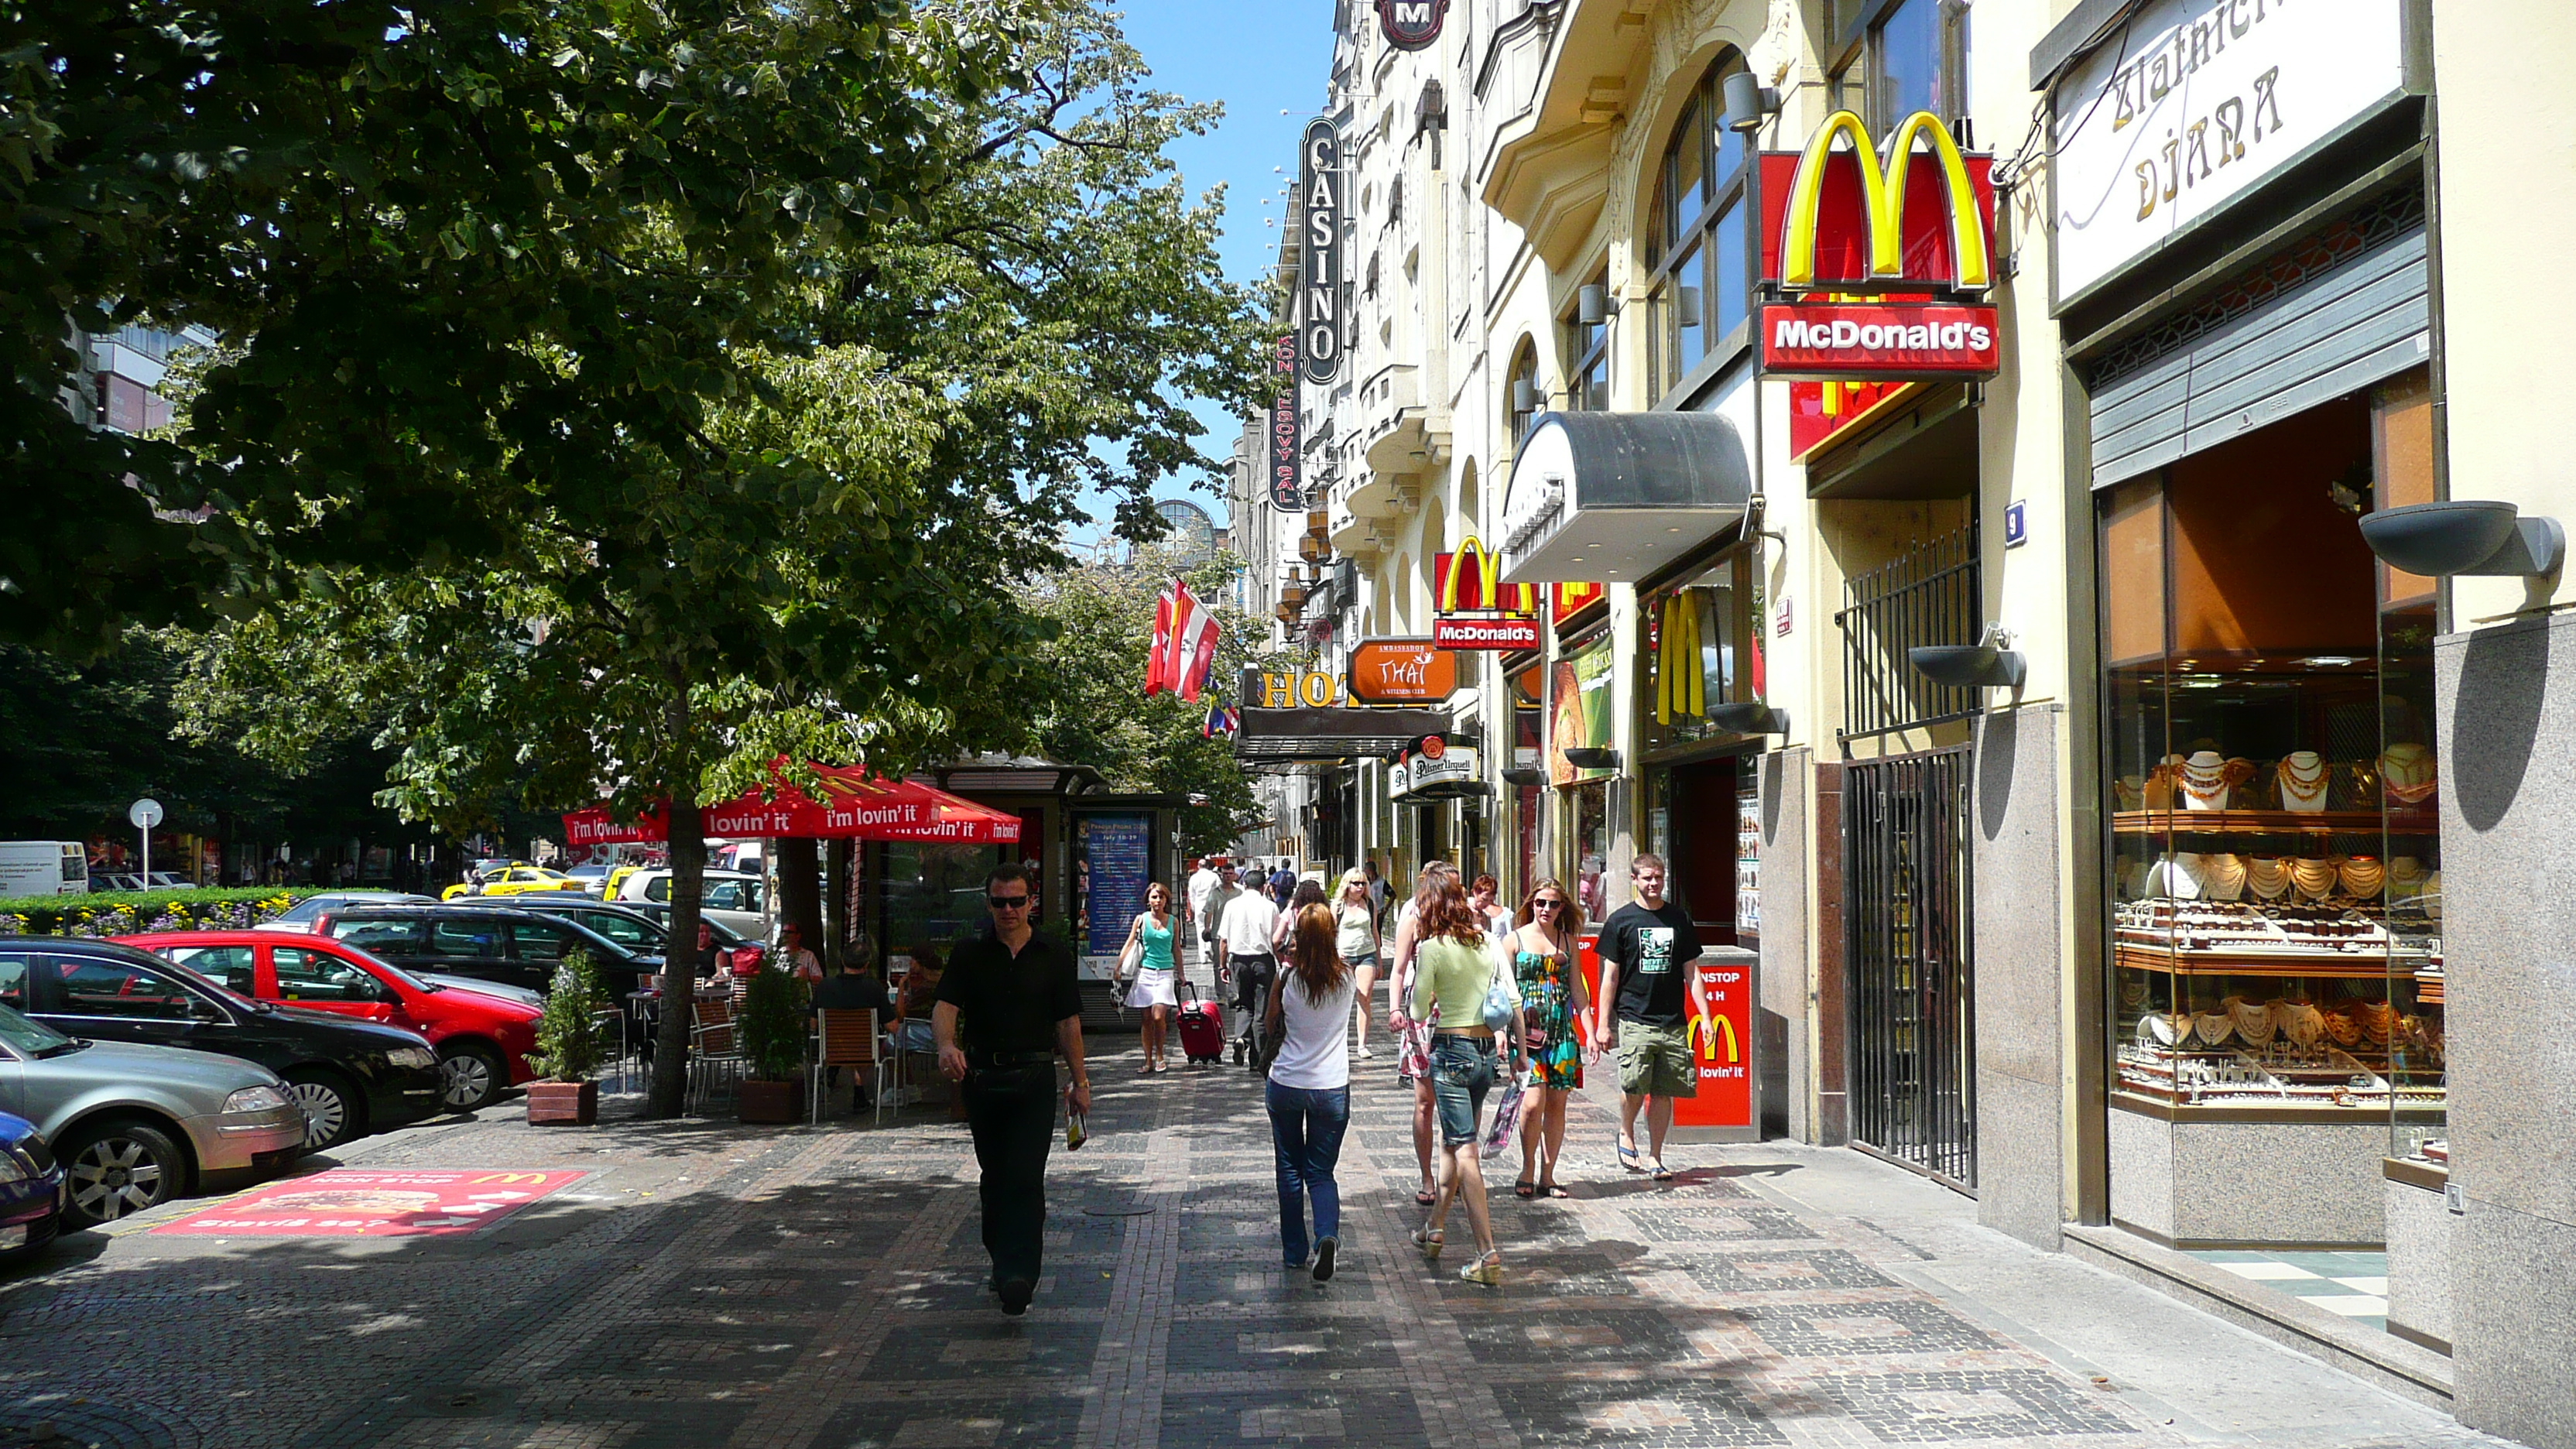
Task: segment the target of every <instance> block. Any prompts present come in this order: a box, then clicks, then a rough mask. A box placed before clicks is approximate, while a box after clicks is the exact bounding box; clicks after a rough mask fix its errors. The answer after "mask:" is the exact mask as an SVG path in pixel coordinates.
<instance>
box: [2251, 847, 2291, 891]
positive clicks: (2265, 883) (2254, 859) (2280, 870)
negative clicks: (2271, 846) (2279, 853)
mask: <svg viewBox="0 0 2576 1449" xmlns="http://www.w3.org/2000/svg"><path fill="white" fill-rule="evenodd" d="M2245 886H2246V889H2248V890H2251V891H2252V892H2254V898H2255V899H2256V900H2258V901H2277V900H2279V899H2280V898H2281V897H2283V896H2286V895H2288V894H2289V893H2290V868H2289V867H2288V866H2287V865H2284V864H2283V863H2281V862H2280V861H2279V860H2276V859H2267V858H2264V857H2260V856H2247V857H2246V858H2245Z"/></svg>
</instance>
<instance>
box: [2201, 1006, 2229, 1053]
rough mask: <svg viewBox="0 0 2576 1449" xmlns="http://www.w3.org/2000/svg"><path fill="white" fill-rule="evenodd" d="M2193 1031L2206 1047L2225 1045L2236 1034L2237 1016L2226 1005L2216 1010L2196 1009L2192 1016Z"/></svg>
mask: <svg viewBox="0 0 2576 1449" xmlns="http://www.w3.org/2000/svg"><path fill="white" fill-rule="evenodd" d="M2191 1029H2192V1032H2193V1033H2194V1034H2195V1035H2197V1036H2198V1037H2199V1038H2200V1044H2201V1045H2202V1046H2205V1047H2213V1048H2215V1047H2223V1046H2225V1045H2227V1039H2228V1038H2229V1037H2231V1036H2234V1035H2235V1034H2236V1018H2235V1017H2234V1016H2233V1015H2231V1014H2230V1013H2229V1012H2228V1011H2227V1009H2226V1008H2225V1007H2221V1008H2219V1009H2218V1010H2216V1011H2196V1012H2193V1013H2192V1017H2191Z"/></svg>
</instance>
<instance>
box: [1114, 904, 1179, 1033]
mask: <svg viewBox="0 0 2576 1449" xmlns="http://www.w3.org/2000/svg"><path fill="white" fill-rule="evenodd" d="M1172 933H1173V924H1172V891H1171V888H1170V887H1169V886H1166V885H1164V884H1163V883H1162V882H1161V881H1155V882H1154V883H1153V884H1151V885H1149V886H1147V887H1145V909H1144V912H1143V913H1142V914H1140V915H1138V916H1137V917H1136V923H1135V924H1134V925H1132V926H1130V927H1128V928H1127V944H1126V945H1124V946H1121V947H1119V948H1118V969H1119V973H1120V975H1121V976H1122V977H1124V976H1126V975H1128V974H1129V973H1130V972H1131V971H1132V973H1133V975H1134V977H1135V982H1136V984H1135V985H1134V986H1133V987H1132V988H1130V989H1129V990H1128V992H1127V1004H1128V1005H1129V1006H1132V1007H1134V1008H1136V1009H1137V1010H1138V1011H1141V1012H1143V1013H1145V1033H1144V1037H1145V1039H1144V1046H1145V1067H1144V1075H1146V1076H1152V1075H1153V1074H1154V1073H1156V1072H1159V1071H1162V1070H1163V1069H1164V1068H1163V1038H1164V1034H1165V1033H1166V1032H1168V1031H1169V1030H1170V1029H1171V1023H1172V1016H1171V1014H1172V1013H1173V1012H1175V1011H1178V1010H1179V1009H1180V1005H1181V1001H1180V998H1179V997H1178V996H1175V995H1173V994H1172V978H1173V977H1174V976H1175V975H1176V974H1178V973H1177V972H1175V971H1174V970H1173V969H1172ZM1131 959H1132V960H1133V962H1134V965H1133V966H1132V967H1131V966H1130V964H1129V963H1130V961H1131Z"/></svg>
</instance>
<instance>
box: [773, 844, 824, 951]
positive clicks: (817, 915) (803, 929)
mask: <svg viewBox="0 0 2576 1449" xmlns="http://www.w3.org/2000/svg"><path fill="white" fill-rule="evenodd" d="M777 844H778V919H779V920H780V921H781V922H783V923H785V924H787V925H791V926H794V927H795V928H796V939H797V941H798V942H799V943H800V944H802V945H803V946H804V947H805V948H806V949H808V950H810V951H812V952H813V953H814V955H815V957H816V959H818V960H819V959H821V957H822V955H823V953H824V952H825V951H826V950H828V949H829V945H828V940H829V938H827V937H826V936H824V934H823V892H822V880H821V875H822V870H823V862H822V857H821V855H820V854H819V853H818V852H817V851H816V849H815V841H814V838H813V837H812V836H810V835H803V836H794V837H789V838H785V839H781V840H780V841H778V843H777Z"/></svg>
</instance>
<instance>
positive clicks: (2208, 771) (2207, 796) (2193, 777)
mask: <svg viewBox="0 0 2576 1449" xmlns="http://www.w3.org/2000/svg"><path fill="white" fill-rule="evenodd" d="M2174 786H2175V788H2176V789H2178V790H2180V791H2181V792H2182V808H2183V809H2185V810H2224V809H2226V808H2227V797H2228V795H2229V793H2230V791H2229V790H2228V780H2227V761H2225V760H2224V759H2221V758H2220V757H2219V754H2218V752H2217V751H2216V750H2201V751H2198V752H2196V753H2195V754H2193V755H2192V757H2191V758H2190V759H2188V760H2185V761H2183V762H2182V764H2181V765H2180V766H2179V767H2177V768H2176V769H2175V771H2174Z"/></svg>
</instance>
